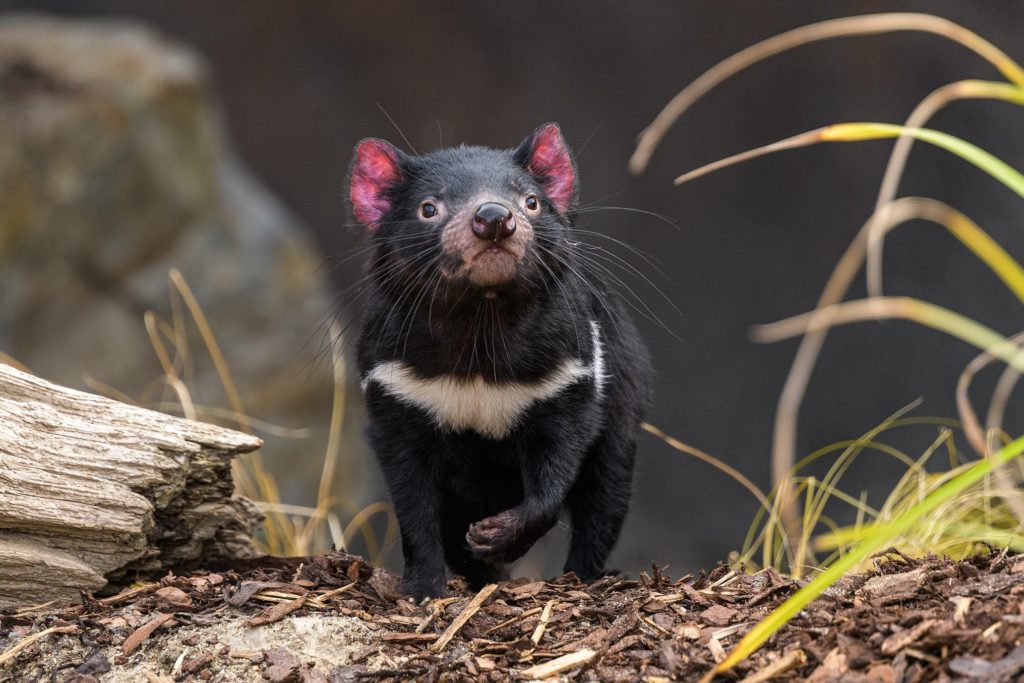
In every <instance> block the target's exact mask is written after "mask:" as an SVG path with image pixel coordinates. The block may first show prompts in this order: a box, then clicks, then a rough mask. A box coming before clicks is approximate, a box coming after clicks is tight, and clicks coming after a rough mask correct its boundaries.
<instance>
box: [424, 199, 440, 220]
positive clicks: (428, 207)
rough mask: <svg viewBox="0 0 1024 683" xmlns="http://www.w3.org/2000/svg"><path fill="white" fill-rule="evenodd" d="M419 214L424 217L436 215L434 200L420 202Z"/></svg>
mask: <svg viewBox="0 0 1024 683" xmlns="http://www.w3.org/2000/svg"><path fill="white" fill-rule="evenodd" d="M420 215H421V216H423V217H424V218H433V217H434V216H436V215H437V204H435V203H434V202H423V203H422V204H420Z"/></svg>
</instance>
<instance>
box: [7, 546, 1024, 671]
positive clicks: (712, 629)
mask: <svg viewBox="0 0 1024 683" xmlns="http://www.w3.org/2000/svg"><path fill="white" fill-rule="evenodd" d="M396 586H397V583H396V580H395V577H394V576H393V575H391V574H389V573H387V572H385V571H383V570H380V569H374V568H372V567H370V566H368V565H367V564H366V563H365V562H363V561H362V560H361V559H360V558H358V557H356V556H353V555H348V554H345V553H340V552H335V553H331V554H329V555H325V556H321V557H315V558H307V559H306V560H305V561H301V562H300V561H298V560H289V561H284V560H276V561H269V562H268V561H264V563H263V565H262V566H250V567H235V568H233V569H231V570H225V571H220V572H217V573H209V572H198V573H195V574H193V575H190V576H168V577H165V578H164V579H163V580H162V581H160V582H159V583H153V584H147V585H143V586H140V587H136V588H133V589H128V590H125V591H122V592H121V593H120V594H118V595H115V596H112V597H108V598H102V599H94V598H92V597H88V596H83V599H82V604H81V605H77V606H74V607H69V608H64V609H54V608H53V607H41V608H36V609H34V610H31V609H30V610H23V611H21V612H18V613H14V614H6V615H0V681H21V680H28V678H26V677H25V676H27V675H28V674H27V673H26V672H33V673H32V676H33V677H37V676H38V675H39V673H40V672H45V671H47V668H46V667H47V665H46V662H44V661H41V658H43V657H45V656H50V657H52V651H49V652H50V655H44V654H41V653H42V652H44V650H43V649H42V647H41V646H42V644H43V642H44V641H46V640H48V639H51V638H64V639H69V638H70V639H72V640H71V641H66V642H76V641H75V640H74V639H77V641H78V642H79V644H80V645H81V646H82V647H81V648H80V649H81V652H83V653H89V652H91V653H92V654H91V655H90V656H86V655H84V654H83V655H81V656H80V657H79V659H78V660H73V661H71V662H64V663H63V664H60V665H59V667H57V668H55V669H54V670H50V673H49V674H48V677H49V678H50V679H52V680H70V681H78V682H81V683H84V682H86V681H92V680H101V681H102V680H107V679H106V678H105V676H108V675H110V674H109V673H107V672H108V671H116V670H117V667H118V666H119V665H123V664H125V663H126V662H127V661H128V660H129V659H130V658H131V657H132V656H133V653H134V652H136V651H137V650H139V649H140V648H143V649H145V648H158V647H160V639H161V638H166V637H167V634H168V633H170V632H173V631H174V630H175V629H176V628H181V627H182V626H187V625H194V624H196V623H205V624H213V625H216V623H217V620H218V619H223V618H226V617H227V616H228V615H235V616H236V617H237V616H238V615H243V617H244V618H247V619H248V622H247V623H248V627H249V628H252V629H260V628H267V627H268V625H270V624H274V623H275V622H278V621H281V620H286V619H291V618H294V617H295V616H297V615H302V614H305V615H312V616H316V615H334V616H345V617H350V618H353V619H356V620H359V621H361V622H362V623H363V624H365V625H366V626H367V627H369V629H371V631H372V637H371V642H370V643H369V644H367V645H365V646H362V647H361V648H360V650H359V651H357V652H354V654H353V655H352V656H351V658H350V663H349V664H346V665H344V666H337V667H335V668H333V669H332V670H330V671H323V670H320V669H318V668H316V667H312V668H311V667H310V666H309V665H308V662H303V661H302V660H300V658H299V657H297V656H295V654H293V653H290V652H288V651H287V650H284V649H274V650H270V651H264V652H260V653H238V652H232V651H230V650H229V648H228V647H227V646H222V647H220V648H219V649H218V648H217V647H213V646H211V647H210V648H209V649H208V651H207V652H205V653H201V654H195V655H194V656H192V657H190V658H189V659H187V660H184V659H182V658H179V661H178V662H177V663H176V666H175V667H174V669H175V670H174V671H173V672H171V673H172V674H173V675H164V674H162V675H154V676H149V674H147V676H148V677H149V678H150V680H151V681H153V680H155V681H161V682H162V681H170V680H221V679H220V678H219V676H220V674H218V673H217V672H218V671H219V669H218V661H220V660H222V659H226V660H228V659H231V658H238V657H240V656H241V657H249V658H250V660H251V661H253V662H256V665H255V666H254V668H253V673H252V675H253V678H252V680H260V677H261V676H262V678H263V679H264V680H270V681H277V682H279V683H280V682H284V681H295V682H300V683H301V682H305V681H308V682H322V681H331V682H341V681H360V680H452V681H462V680H467V681H505V680H513V679H531V678H544V677H547V676H561V677H563V678H565V679H569V680H581V681H597V680H600V681H637V680H646V681H663V680H682V681H692V680H697V679H698V678H700V677H701V676H702V675H704V674H705V673H706V672H707V671H708V670H709V669H710V668H711V667H712V666H713V665H714V663H715V662H716V661H719V660H720V659H721V658H722V657H723V656H724V654H725V652H727V651H728V650H729V649H730V648H731V647H732V646H734V645H735V644H736V642H737V641H738V639H739V638H740V637H741V636H742V635H743V634H744V633H746V632H747V631H748V630H749V629H750V628H751V626H752V625H753V624H754V623H755V622H756V621H757V620H758V619H760V618H762V617H763V616H765V615H766V614H768V612H769V611H771V610H772V609H773V608H774V607H776V606H777V605H778V604H779V603H780V602H781V601H783V600H784V599H785V598H786V597H787V596H789V595H790V594H792V593H793V591H794V590H796V588H797V587H798V584H797V583H795V582H793V581H790V580H787V579H785V578H783V577H782V576H780V575H779V574H777V573H776V572H774V571H772V570H766V571H762V572H758V573H756V574H751V575H748V574H744V573H742V572H736V571H733V570H730V569H729V568H728V567H725V566H719V567H717V568H716V569H714V570H713V571H711V572H708V573H701V574H699V575H696V576H692V575H690V576H685V577H683V578H680V579H671V578H670V577H668V576H666V575H665V574H663V573H661V572H660V571H657V570H654V571H652V572H650V573H649V574H648V573H644V574H641V576H640V577H639V578H637V579H632V578H623V577H618V576H609V577H606V578H603V579H601V580H599V581H596V582H594V583H591V584H582V583H580V582H578V581H577V580H576V579H575V578H574V577H573V576H571V575H568V576H563V577H561V578H559V579H556V580H554V581H528V580H523V579H520V580H515V581H511V582H507V583H503V584H500V585H493V586H488V587H486V588H485V589H483V590H482V591H480V592H478V593H474V592H472V591H468V590H467V589H466V587H465V585H463V584H461V583H459V582H458V581H455V582H452V584H451V588H452V590H453V594H452V596H451V597H449V598H445V599H441V600H434V601H430V602H428V603H426V604H423V605H417V604H414V603H413V602H411V601H409V600H408V599H403V598H401V597H400V596H399V595H398V594H397V593H396ZM40 634H43V635H40ZM213 641H215V639H211V642H213ZM104 647H106V648H107V649H106V650H103V649H102V648H104ZM112 647H113V648H116V650H115V651H116V652H117V654H116V655H115V656H113V657H108V656H106V655H104V654H103V652H109V651H111V650H110V648H112ZM200 650H201V648H200V649H197V650H196V652H199V651H200ZM382 654H385V655H387V657H384V658H383V659H382V658H381V657H380V655H382ZM371 658H373V661H375V662H376V664H372V665H371V664H369V663H368V662H370V661H371ZM100 659H102V661H99V660H100ZM90 660H91V661H90ZM381 661H384V662H392V663H396V664H393V665H391V666H382V665H381V664H380V662H381ZM19 672H21V673H20V674H19ZM225 680H226V679H225ZM231 680H237V679H231ZM720 680H746V681H765V680H808V681H839V680H841V681H864V682H868V681H871V682H878V683H890V682H893V683H895V682H899V681H925V680H977V681H1019V680H1024V556H1019V555H1018V556H1015V555H1012V554H1008V553H1006V552H999V551H993V552H992V553H991V554H989V555H984V556H978V557H974V558H971V559H969V560H965V561H961V562H955V561H952V560H948V559H938V558H928V559H925V560H915V559H910V558H907V557H904V556H902V555H900V554H899V553H897V552H890V553H888V554H886V555H884V556H882V557H880V558H877V560H876V570H875V571H872V572H868V573H866V574H861V575H856V576H850V577H847V578H846V579H844V580H843V581H842V582H841V583H840V584H839V585H837V586H836V587H834V588H833V589H830V590H829V591H828V592H827V594H826V595H824V596H823V597H821V598H819V599H818V600H817V601H816V602H814V603H813V604H812V605H811V606H810V607H809V608H808V609H807V610H805V611H804V612H802V613H801V614H800V615H799V616H798V617H797V618H796V619H794V620H793V621H792V622H791V623H790V624H789V625H788V626H787V627H786V628H785V629H784V630H783V631H782V632H780V633H779V634H777V635H776V636H775V637H774V638H773V639H772V640H771V641H770V642H769V643H768V644H767V645H766V646H765V647H764V648H762V649H761V650H760V651H759V652H758V653H756V654H755V655H754V656H753V657H751V658H750V659H749V660H748V661H747V662H745V663H743V664H741V665H740V666H739V667H737V669H736V670H735V671H734V672H731V673H729V674H725V675H722V676H721V677H720Z"/></svg>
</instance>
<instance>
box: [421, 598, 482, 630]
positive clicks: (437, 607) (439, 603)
mask: <svg viewBox="0 0 1024 683" xmlns="http://www.w3.org/2000/svg"><path fill="white" fill-rule="evenodd" d="M456 600H458V598H441V599H439V600H435V601H434V604H433V606H432V607H431V609H430V614H428V615H427V616H426V617H425V618H424V619H423V621H421V622H420V623H419V625H418V626H417V627H416V633H423V632H424V631H426V630H427V627H428V626H430V624H431V622H433V621H434V619H436V618H437V615H439V614H440V613H441V612H442V611H444V608H445V607H447V606H448V605H449V604H450V603H453V602H455V601H456ZM488 633H490V631H488Z"/></svg>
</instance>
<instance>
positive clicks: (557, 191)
mask: <svg viewBox="0 0 1024 683" xmlns="http://www.w3.org/2000/svg"><path fill="white" fill-rule="evenodd" d="M520 152H522V153H525V159H524V160H523V165H524V166H525V167H526V170H527V171H529V172H530V173H531V174H533V175H534V176H536V177H537V178H538V179H539V180H540V183H541V186H542V187H543V188H544V194H546V195H547V197H548V199H550V200H551V202H552V203H553V204H554V205H555V208H556V209H558V212H559V213H565V212H566V211H567V210H568V209H569V206H570V205H571V204H572V202H573V198H574V196H575V194H576V169H575V168H574V167H573V163H572V154H571V153H570V152H569V147H568V145H566V144H565V140H564V139H563V138H562V131H561V130H560V129H559V127H558V124H557V123H546V124H544V125H543V126H541V127H540V128H538V129H537V130H535V131H533V134H532V135H531V136H530V137H529V138H527V139H526V141H524V142H523V145H522V146H521V147H520Z"/></svg>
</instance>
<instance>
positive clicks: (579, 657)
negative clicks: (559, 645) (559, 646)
mask: <svg viewBox="0 0 1024 683" xmlns="http://www.w3.org/2000/svg"><path fill="white" fill-rule="evenodd" d="M596 656H597V652H595V651H594V650H590V649H583V650H580V651H578V652H570V653H569V654H567V655H562V656H561V657H558V658H556V659H552V660H551V661H550V662H544V663H543V664H538V665H536V666H531V667H530V668H529V669H525V670H523V671H522V672H521V673H520V675H521V676H522V677H523V678H530V679H533V680H543V679H545V678H548V677H549V676H555V675H557V674H560V673H562V672H563V671H568V670H569V669H573V668H575V667H577V666H582V665H584V664H589V663H590V661H591V660H592V659H594V657H596Z"/></svg>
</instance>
